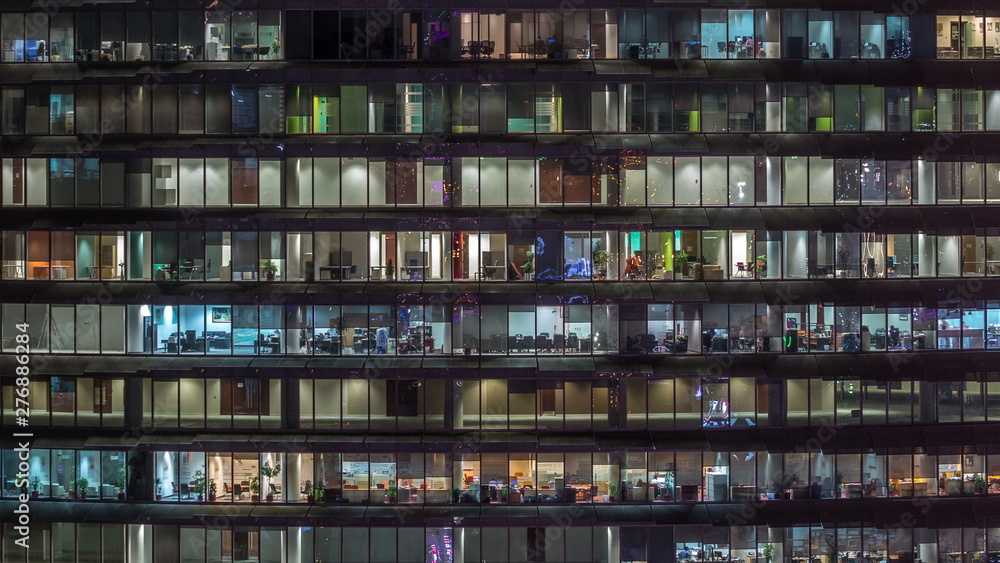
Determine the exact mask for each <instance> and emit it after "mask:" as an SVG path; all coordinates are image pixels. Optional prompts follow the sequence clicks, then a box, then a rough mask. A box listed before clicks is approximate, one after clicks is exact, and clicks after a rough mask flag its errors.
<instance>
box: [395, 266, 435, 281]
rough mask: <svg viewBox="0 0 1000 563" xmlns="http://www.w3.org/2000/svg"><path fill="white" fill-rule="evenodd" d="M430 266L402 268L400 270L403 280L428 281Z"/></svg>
mask: <svg viewBox="0 0 1000 563" xmlns="http://www.w3.org/2000/svg"><path fill="white" fill-rule="evenodd" d="M430 269H431V267H430V266H400V267H399V270H400V273H401V274H404V273H405V275H404V276H401V279H405V280H426V279H427V272H428V271H430Z"/></svg>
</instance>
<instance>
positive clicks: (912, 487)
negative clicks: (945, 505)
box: [896, 482, 928, 497]
mask: <svg viewBox="0 0 1000 563" xmlns="http://www.w3.org/2000/svg"><path fill="white" fill-rule="evenodd" d="M927 486H928V483H910V482H899V483H896V491H897V492H899V496H901V497H912V496H926V495H927Z"/></svg>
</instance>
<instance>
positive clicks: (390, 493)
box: [385, 479, 399, 504]
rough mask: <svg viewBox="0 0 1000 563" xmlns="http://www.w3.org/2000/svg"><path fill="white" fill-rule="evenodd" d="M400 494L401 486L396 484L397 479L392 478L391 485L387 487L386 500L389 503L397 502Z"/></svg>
mask: <svg viewBox="0 0 1000 563" xmlns="http://www.w3.org/2000/svg"><path fill="white" fill-rule="evenodd" d="M398 496H399V488H398V487H397V486H396V481H395V480H394V479H393V480H390V481H389V485H388V486H386V488H385V502H387V503H389V504H396V498H397V497H398Z"/></svg>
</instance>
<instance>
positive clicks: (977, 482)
mask: <svg viewBox="0 0 1000 563" xmlns="http://www.w3.org/2000/svg"><path fill="white" fill-rule="evenodd" d="M972 488H973V489H975V492H976V494H977V495H981V494H983V493H985V492H986V478H985V477H983V474H982V473H976V476H975V477H974V478H973V479H972Z"/></svg>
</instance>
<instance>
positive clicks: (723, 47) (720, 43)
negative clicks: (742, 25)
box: [716, 41, 726, 55]
mask: <svg viewBox="0 0 1000 563" xmlns="http://www.w3.org/2000/svg"><path fill="white" fill-rule="evenodd" d="M716 45H718V47H719V54H720V55H725V54H726V42H725V41H718V42H717V43H716Z"/></svg>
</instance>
